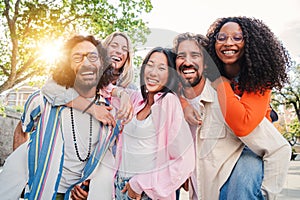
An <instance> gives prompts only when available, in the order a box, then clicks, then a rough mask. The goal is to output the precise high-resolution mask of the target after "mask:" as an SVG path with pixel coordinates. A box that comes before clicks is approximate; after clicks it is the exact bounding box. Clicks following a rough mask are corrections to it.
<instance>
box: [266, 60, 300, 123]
mask: <svg viewBox="0 0 300 200" xmlns="http://www.w3.org/2000/svg"><path fill="white" fill-rule="evenodd" d="M289 75H290V84H288V85H286V86H285V87H284V88H283V89H282V90H280V91H278V90H275V91H274V92H273V97H274V98H273V99H272V100H273V104H274V105H275V106H278V105H284V106H285V108H287V109H291V108H293V109H294V110H295V114H296V116H297V119H298V122H300V64H297V65H296V64H294V66H293V68H292V69H291V71H290V73H289Z"/></svg>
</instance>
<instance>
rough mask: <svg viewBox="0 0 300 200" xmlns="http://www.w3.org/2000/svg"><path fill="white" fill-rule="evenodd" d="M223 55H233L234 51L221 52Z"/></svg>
mask: <svg viewBox="0 0 300 200" xmlns="http://www.w3.org/2000/svg"><path fill="white" fill-rule="evenodd" d="M223 53H224V54H225V55H233V54H235V51H223Z"/></svg>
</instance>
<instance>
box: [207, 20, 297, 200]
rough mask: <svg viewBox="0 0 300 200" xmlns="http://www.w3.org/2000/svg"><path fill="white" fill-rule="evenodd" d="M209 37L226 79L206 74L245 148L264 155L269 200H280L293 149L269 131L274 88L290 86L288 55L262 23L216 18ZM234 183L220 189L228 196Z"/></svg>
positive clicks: (264, 187) (210, 49)
mask: <svg viewBox="0 0 300 200" xmlns="http://www.w3.org/2000/svg"><path fill="white" fill-rule="evenodd" d="M207 37H208V39H209V44H208V47H207V51H208V53H209V54H210V55H211V57H212V59H213V60H214V62H215V64H216V65H217V68H218V70H219V72H220V74H221V77H217V76H216V74H217V73H215V71H216V70H215V69H213V68H209V67H208V73H207V76H208V77H209V78H210V79H211V80H212V81H214V82H213V83H212V85H213V87H214V88H215V89H216V90H217V93H218V99H219V103H220V106H221V110H222V113H223V115H224V117H225V120H226V123H227V124H228V126H229V127H230V128H231V129H232V130H233V132H234V133H235V135H237V136H238V137H239V138H240V139H241V140H242V141H243V142H244V143H245V144H246V145H247V146H246V147H245V148H248V147H249V148H250V149H251V150H252V151H253V152H254V153H256V154H257V155H259V156H261V157H262V159H263V163H264V166H263V167H264V179H263V183H262V190H263V192H264V193H265V197H267V199H275V198H276V195H277V194H278V193H280V191H281V189H282V187H283V184H284V181H285V177H286V174H287V170H288V166H289V158H290V156H289V154H290V151H291V150H290V147H289V145H288V144H287V142H286V141H285V140H284V138H283V137H282V136H281V134H280V133H279V132H278V131H275V132H274V133H272V131H270V129H268V128H270V127H271V125H270V124H271V122H270V121H269V120H270V111H271V109H270V106H269V103H270V97H271V90H272V88H278V89H280V88H282V87H283V85H284V84H285V83H287V82H288V77H287V73H286V71H287V70H286V69H287V67H290V66H291V61H290V57H289V54H288V52H287V51H286V49H285V48H284V47H283V46H282V44H281V43H280V42H279V40H278V39H277V38H276V37H275V35H274V34H273V32H272V31H271V30H270V29H269V28H268V27H267V26H266V25H265V24H264V23H263V22H262V21H261V20H258V19H253V18H247V17H227V18H220V19H217V20H216V21H215V22H214V23H213V24H212V25H211V26H210V28H209V30H208V33H207ZM267 119H269V120H267ZM275 130H276V129H275ZM241 156H243V153H242V155H241ZM231 176H233V174H232V175H231ZM229 180H230V179H228V181H227V182H226V183H225V185H223V187H222V188H221V191H223V192H224V193H225V194H229V193H230V191H229V190H228V191H226V190H227V187H228V185H230V184H231V183H230V181H229ZM221 193H222V192H221ZM220 199H227V198H226V196H223V197H222V196H221V197H220Z"/></svg>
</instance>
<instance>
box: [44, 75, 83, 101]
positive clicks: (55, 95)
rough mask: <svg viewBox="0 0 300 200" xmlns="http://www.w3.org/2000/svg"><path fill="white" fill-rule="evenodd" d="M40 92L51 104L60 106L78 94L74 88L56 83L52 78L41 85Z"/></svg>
mask: <svg viewBox="0 0 300 200" xmlns="http://www.w3.org/2000/svg"><path fill="white" fill-rule="evenodd" d="M41 92H42V94H43V95H45V97H46V98H47V100H48V101H49V103H51V104H52V106H60V105H65V104H67V103H69V102H70V101H72V100H74V99H76V98H77V97H78V96H79V94H78V93H77V92H76V90H75V89H74V88H68V89H67V88H66V87H64V86H61V85H58V84H57V83H56V82H55V81H54V80H53V79H49V80H48V81H47V82H46V84H45V85H44V86H43V87H42V89H41Z"/></svg>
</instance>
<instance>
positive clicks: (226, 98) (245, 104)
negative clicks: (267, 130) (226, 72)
mask: <svg viewBox="0 0 300 200" xmlns="http://www.w3.org/2000/svg"><path fill="white" fill-rule="evenodd" d="M217 93H218V99H219V103H220V106H221V110H222V113H223V115H224V118H225V121H226V123H227V124H228V126H229V127H230V128H231V129H232V130H233V132H234V133H235V134H236V135H237V136H238V137H242V136H246V135H248V134H249V133H251V131H253V130H254V129H255V128H256V127H257V126H258V124H259V123H260V122H261V120H262V119H263V118H264V117H267V118H268V119H269V120H270V121H271V118H270V112H271V109H270V106H269V103H270V97H271V90H266V92H265V93H264V94H263V95H262V94H260V93H254V92H251V93H248V92H244V93H243V94H242V96H241V97H240V98H239V97H238V96H236V95H235V93H234V92H233V90H232V88H231V86H230V83H229V82H222V83H220V84H219V85H218V87H217Z"/></svg>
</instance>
